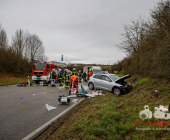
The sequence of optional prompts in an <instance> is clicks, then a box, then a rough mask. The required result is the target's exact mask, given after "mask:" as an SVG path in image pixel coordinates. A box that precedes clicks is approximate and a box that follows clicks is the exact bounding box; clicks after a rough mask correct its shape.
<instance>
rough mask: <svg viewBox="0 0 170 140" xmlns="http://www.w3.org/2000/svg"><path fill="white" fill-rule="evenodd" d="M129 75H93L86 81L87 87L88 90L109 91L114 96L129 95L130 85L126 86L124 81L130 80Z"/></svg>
mask: <svg viewBox="0 0 170 140" xmlns="http://www.w3.org/2000/svg"><path fill="white" fill-rule="evenodd" d="M130 77H131V75H125V76H123V77H119V76H118V75H116V74H94V75H92V76H91V77H90V80H89V81H88V87H89V89H90V90H93V89H101V90H106V91H111V92H112V93H114V94H115V95H121V94H125V93H129V91H130V90H131V89H132V86H131V85H128V84H127V82H125V81H124V80H125V79H127V78H130Z"/></svg>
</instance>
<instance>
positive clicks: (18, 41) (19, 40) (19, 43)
mask: <svg viewBox="0 0 170 140" xmlns="http://www.w3.org/2000/svg"><path fill="white" fill-rule="evenodd" d="M25 40H26V36H25V34H24V31H23V30H21V29H19V30H17V31H16V32H15V36H14V37H13V38H12V48H13V49H14V51H15V52H16V54H17V56H18V58H21V57H22V56H23V51H24V49H25V47H26V42H25Z"/></svg>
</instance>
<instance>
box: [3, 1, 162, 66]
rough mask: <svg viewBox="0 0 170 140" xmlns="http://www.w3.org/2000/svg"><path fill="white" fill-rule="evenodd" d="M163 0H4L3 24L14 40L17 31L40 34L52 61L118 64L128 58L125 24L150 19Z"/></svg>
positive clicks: (9, 36)
mask: <svg viewBox="0 0 170 140" xmlns="http://www.w3.org/2000/svg"><path fill="white" fill-rule="evenodd" d="M158 1H159V0H149V1H148V0H142V1H141V0H128V1H123V0H119V1H118V0H117V1H115V0H84V1H80V0H62V1H61V0H50V1H47V0H34V1H30V0H24V1H23V0H15V1H13V0H8V1H5V0H1V5H0V17H1V20H0V23H1V24H2V27H4V29H5V30H6V32H7V35H8V38H9V39H8V40H9V41H10V40H11V38H12V35H14V33H15V31H16V30H17V29H20V28H21V29H23V30H25V31H29V32H30V33H31V34H34V33H35V34H37V35H38V36H39V38H40V39H41V40H42V41H43V45H44V47H45V51H46V55H47V57H48V58H49V60H51V61H52V60H55V61H59V60H61V54H64V57H66V56H67V61H68V62H80V63H84V62H87V63H103V64H108V63H115V62H117V61H118V60H121V59H122V58H123V57H125V54H124V53H122V52H121V51H120V50H118V48H117V47H116V46H115V44H119V43H120V41H121V40H120V31H121V30H123V25H122V24H129V23H130V20H132V19H138V17H139V15H141V16H142V17H146V18H147V17H148V16H149V12H150V11H149V9H151V8H152V7H154V6H155V3H156V2H158Z"/></svg>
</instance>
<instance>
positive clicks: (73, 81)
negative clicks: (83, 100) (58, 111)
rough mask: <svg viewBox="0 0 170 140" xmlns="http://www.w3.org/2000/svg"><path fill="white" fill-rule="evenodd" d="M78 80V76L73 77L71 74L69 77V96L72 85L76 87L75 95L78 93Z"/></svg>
mask: <svg viewBox="0 0 170 140" xmlns="http://www.w3.org/2000/svg"><path fill="white" fill-rule="evenodd" d="M78 79H79V76H77V75H74V74H72V76H71V77H70V83H69V95H70V94H71V88H72V85H75V86H76V93H78Z"/></svg>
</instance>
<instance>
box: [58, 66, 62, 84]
mask: <svg viewBox="0 0 170 140" xmlns="http://www.w3.org/2000/svg"><path fill="white" fill-rule="evenodd" d="M58 79H59V83H60V85H59V86H63V82H62V71H61V69H60V70H59V73H58Z"/></svg>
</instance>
